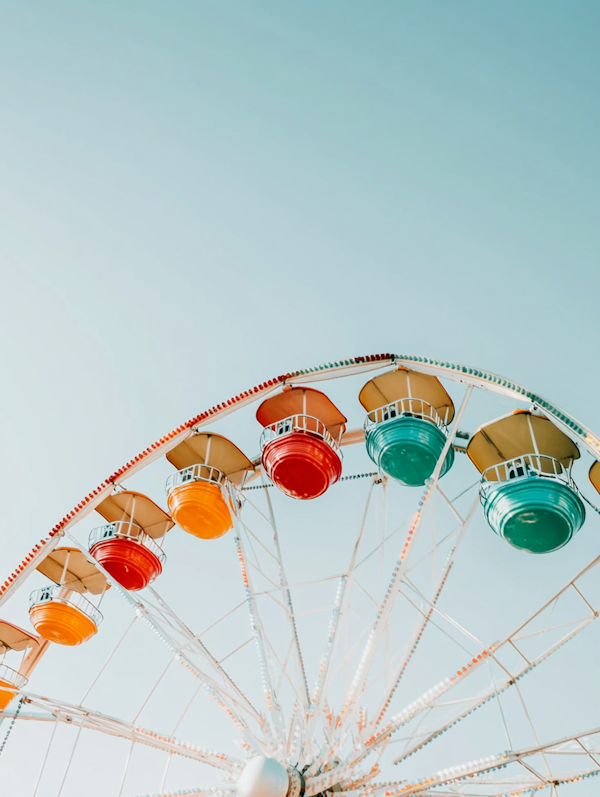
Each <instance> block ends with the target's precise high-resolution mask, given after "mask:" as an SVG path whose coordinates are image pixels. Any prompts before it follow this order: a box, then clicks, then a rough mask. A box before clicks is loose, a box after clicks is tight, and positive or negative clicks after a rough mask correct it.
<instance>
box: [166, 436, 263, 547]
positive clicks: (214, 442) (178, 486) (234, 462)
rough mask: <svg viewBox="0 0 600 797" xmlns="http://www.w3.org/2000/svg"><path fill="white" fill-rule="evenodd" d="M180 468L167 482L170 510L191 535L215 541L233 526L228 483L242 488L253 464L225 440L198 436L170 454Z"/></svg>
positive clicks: (178, 522)
mask: <svg viewBox="0 0 600 797" xmlns="http://www.w3.org/2000/svg"><path fill="white" fill-rule="evenodd" d="M167 459H168V460H169V462H170V463H171V464H172V465H174V466H175V467H176V468H177V473H174V474H173V475H172V476H170V477H169V479H168V480H167V485H166V491H167V502H168V505H169V511H170V512H171V514H172V516H173V519H174V520H175V522H176V523H177V525H178V526H179V527H180V528H182V529H183V530H184V531H187V532H188V534H193V535H194V536H195V537H199V538H201V539H204V540H213V539H217V538H218V537H222V536H223V535H224V534H226V533H227V532H228V531H229V529H231V527H232V525H233V517H232V511H233V503H232V498H231V494H230V491H229V484H231V485H234V486H235V487H240V486H241V485H242V484H243V482H244V479H245V478H246V476H247V475H248V473H250V472H252V471H253V470H254V465H253V464H252V462H251V461H250V460H249V459H248V457H247V456H246V455H245V454H243V453H242V452H241V451H240V450H239V448H238V447H237V446H235V445H234V444H233V443H232V442H231V441H230V440H228V439H227V438H226V437H222V436H221V435H218V434H213V433H212V432H202V433H200V434H195V435H193V436H192V437H189V438H188V439H187V440H184V441H183V442H182V443H180V444H179V445H178V446H176V447H175V448H174V449H173V450H172V451H170V452H169V453H168V454H167Z"/></svg>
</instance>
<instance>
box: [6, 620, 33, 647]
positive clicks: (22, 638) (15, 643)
mask: <svg viewBox="0 0 600 797" xmlns="http://www.w3.org/2000/svg"><path fill="white" fill-rule="evenodd" d="M38 641H39V637H37V636H35V634H30V633H29V631H24V630H23V629H22V628H19V626H18V625H13V624H12V623H7V622H6V620H0V654H2V653H6V651H7V650H26V649H27V648H34V647H35V646H36V645H37V644H38Z"/></svg>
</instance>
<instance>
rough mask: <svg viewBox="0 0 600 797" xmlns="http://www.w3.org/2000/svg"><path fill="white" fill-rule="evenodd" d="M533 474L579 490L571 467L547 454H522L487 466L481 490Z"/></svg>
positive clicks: (486, 490)
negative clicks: (572, 475)
mask: <svg viewBox="0 0 600 797" xmlns="http://www.w3.org/2000/svg"><path fill="white" fill-rule="evenodd" d="M532 476H533V477H541V478H544V479H553V480H555V481H559V482H562V483H563V484H566V485H567V486H568V487H570V488H571V489H573V490H577V486H576V485H575V482H574V481H573V479H572V477H571V470H570V468H566V467H565V466H564V465H563V464H562V462H560V460H558V459H555V458H554V457H550V456H548V455H547V454H521V455H520V456H518V457H514V458H513V459H508V460H506V462H501V463H499V464H498V465H492V466H491V467H489V468H486V470H484V471H483V473H482V475H481V491H482V494H485V493H486V492H488V491H489V490H490V489H491V488H492V487H493V486H494V485H495V484H498V483H499V482H507V481H512V480H513V479H527V478H531V477H532Z"/></svg>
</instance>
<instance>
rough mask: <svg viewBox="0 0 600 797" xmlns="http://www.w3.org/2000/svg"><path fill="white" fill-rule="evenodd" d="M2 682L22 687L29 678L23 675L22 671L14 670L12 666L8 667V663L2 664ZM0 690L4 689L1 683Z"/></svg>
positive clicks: (0, 672) (0, 676)
mask: <svg viewBox="0 0 600 797" xmlns="http://www.w3.org/2000/svg"><path fill="white" fill-rule="evenodd" d="M0 682H4V684H10V686H14V688H15V689H22V688H23V687H24V686H25V684H26V683H27V678H25V676H24V675H21V673H20V672H17V671H16V670H13V668H12V667H8V666H7V665H6V664H0ZM0 691H2V686H1V685H0Z"/></svg>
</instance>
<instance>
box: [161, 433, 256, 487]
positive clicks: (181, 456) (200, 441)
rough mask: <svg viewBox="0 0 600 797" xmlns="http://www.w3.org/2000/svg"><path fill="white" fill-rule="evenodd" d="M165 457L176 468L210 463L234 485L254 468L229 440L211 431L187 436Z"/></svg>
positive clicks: (180, 468)
mask: <svg viewBox="0 0 600 797" xmlns="http://www.w3.org/2000/svg"><path fill="white" fill-rule="evenodd" d="M167 459H168V460H169V462H170V463H171V465H175V467H176V468H177V470H183V468H190V467H192V466H193V465H210V466H212V467H213V468H217V470H220V471H221V473H224V474H225V476H227V478H228V479H229V480H230V481H231V482H233V483H234V484H236V485H238V484H240V482H241V481H242V479H243V478H244V474H246V473H247V472H248V471H253V470H254V465H253V464H252V462H251V461H250V460H249V459H248V457H247V456H246V455H245V454H242V452H241V451H240V449H239V448H238V447H237V446H236V445H234V444H233V443H232V442H231V440H228V439H227V438H226V437H222V436H221V435H220V434H213V433H212V432H203V433H202V434H195V435H193V437H188V438H187V440H184V441H183V442H182V443H180V444H179V445H178V446H175V448H174V449H172V451H169V453H168V454H167Z"/></svg>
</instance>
